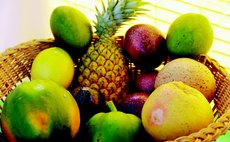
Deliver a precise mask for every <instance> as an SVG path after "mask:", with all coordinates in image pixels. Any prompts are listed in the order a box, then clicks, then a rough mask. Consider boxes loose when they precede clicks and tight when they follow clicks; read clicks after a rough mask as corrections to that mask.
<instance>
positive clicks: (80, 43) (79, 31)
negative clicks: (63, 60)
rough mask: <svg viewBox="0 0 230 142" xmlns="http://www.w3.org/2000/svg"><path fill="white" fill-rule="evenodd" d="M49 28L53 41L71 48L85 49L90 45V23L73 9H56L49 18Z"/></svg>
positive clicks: (78, 11)
mask: <svg viewBox="0 0 230 142" xmlns="http://www.w3.org/2000/svg"><path fill="white" fill-rule="evenodd" d="M50 28H51V31H52V33H53V35H54V37H55V40H57V41H58V42H60V43H62V44H64V45H67V46H69V47H71V48H77V49H81V48H86V47H87V46H88V45H89V44H90V43H91V39H92V26H91V24H90V21H89V19H88V18H87V17H86V16H85V15H84V14H83V13H82V12H81V11H80V10H78V9H76V8H75V7H71V6H59V7H56V8H55V9H54V10H53V12H52V14H51V17H50Z"/></svg>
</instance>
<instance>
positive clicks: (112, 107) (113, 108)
mask: <svg viewBox="0 0 230 142" xmlns="http://www.w3.org/2000/svg"><path fill="white" fill-rule="evenodd" d="M106 103H107V106H108V107H109V110H110V111H111V112H113V111H117V108H116V106H115V105H114V103H113V101H107V102H106Z"/></svg>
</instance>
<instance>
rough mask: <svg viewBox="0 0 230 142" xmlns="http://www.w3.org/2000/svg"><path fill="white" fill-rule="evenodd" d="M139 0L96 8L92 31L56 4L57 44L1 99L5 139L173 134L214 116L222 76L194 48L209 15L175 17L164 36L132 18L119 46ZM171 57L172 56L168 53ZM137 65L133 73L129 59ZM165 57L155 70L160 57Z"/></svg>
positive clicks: (205, 47)
mask: <svg viewBox="0 0 230 142" xmlns="http://www.w3.org/2000/svg"><path fill="white" fill-rule="evenodd" d="M148 4H149V3H147V2H143V1H140V0H128V1H123V0H115V1H114V0H108V3H107V7H106V6H105V5H104V3H103V6H102V8H103V9H102V11H100V10H99V9H97V8H96V11H97V13H96V18H97V22H94V24H95V29H96V31H95V33H93V30H92V26H91V24H90V21H89V20H88V19H87V17H86V16H85V15H84V14H83V13H82V12H81V11H79V10H78V9H76V8H75V7H71V6H59V7H57V8H55V9H54V10H53V12H52V14H51V17H50V27H51V31H52V33H53V35H54V39H55V43H56V44H55V45H57V46H56V47H51V48H48V49H45V50H43V51H41V52H40V53H39V54H38V55H37V56H36V57H35V59H34V60H33V64H32V66H31V72H30V75H31V81H29V82H23V83H21V84H20V85H18V86H17V87H16V88H15V89H14V90H13V91H12V92H10V93H9V95H8V97H7V98H6V100H5V103H4V106H3V109H2V115H1V128H2V131H3V133H4V136H5V138H6V139H7V140H8V141H11V142H15V141H23V142H25V141H84V142H85V141H90V142H91V141H93V142H97V141H100V142H117V141H119V142H132V141H137V142H139V141H145V142H148V141H167V140H174V139H176V138H178V137H180V136H186V135H189V134H191V133H193V132H197V131H199V130H200V129H202V128H204V127H207V126H208V125H209V124H210V123H212V122H213V121H214V114H213V111H212V108H211V105H210V102H211V101H212V100H213V98H214V93H215V90H216V80H215V78H214V75H213V74H212V72H211V71H210V70H209V69H208V68H207V67H206V66H205V65H204V64H202V63H200V62H198V61H196V60H194V57H196V56H199V55H201V54H204V55H205V54H207V52H208V51H209V50H210V48H211V45H212V41H213V31H212V27H211V24H210V23H209V21H208V19H207V18H206V17H205V16H203V15H201V14H196V13H187V14H183V15H182V16H179V17H178V18H177V19H175V21H174V22H173V23H171V26H170V27H169V30H168V33H167V35H166V36H165V35H163V33H162V32H161V31H160V30H159V29H158V28H157V27H154V25H150V24H145V23H143V24H136V25H133V26H131V27H130V28H129V29H128V30H127V31H126V33H125V35H124V39H123V41H122V42H123V43H122V45H121V46H119V45H118V41H117V40H116V36H114V35H115V33H116V32H117V30H118V29H119V27H120V26H122V25H124V24H125V23H126V22H128V21H129V20H133V19H135V17H136V16H138V15H139V14H140V13H143V12H145V11H146V9H144V8H143V7H142V6H144V5H148ZM169 56H170V57H172V60H171V61H169V62H166V60H167V58H168V57H169ZM128 61H131V62H132V63H133V64H132V65H133V66H135V67H136V68H138V69H139V70H141V74H139V75H138V77H137V78H136V79H132V77H131V76H132V74H131V75H130V74H129V70H128V64H127V62H128ZM161 65H164V66H163V67H161V68H160V69H159V66H161Z"/></svg>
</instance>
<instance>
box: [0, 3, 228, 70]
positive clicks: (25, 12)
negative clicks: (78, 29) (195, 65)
mask: <svg viewBox="0 0 230 142" xmlns="http://www.w3.org/2000/svg"><path fill="white" fill-rule="evenodd" d="M22 1H23V2H22ZM104 1H105V3H106V2H107V0H104ZM146 1H149V2H151V3H152V5H150V6H148V7H147V8H148V9H149V10H150V11H148V12H147V15H145V16H143V15H142V16H139V17H138V19H137V20H135V21H132V22H130V23H129V24H128V25H126V26H124V27H122V28H121V29H120V31H119V32H118V33H117V34H118V35H124V33H125V32H126V30H127V29H128V28H129V27H130V26H132V25H134V24H137V23H147V24H152V25H154V26H156V27H157V28H159V29H160V30H161V31H162V32H163V33H164V35H165V36H166V34H167V30H168V28H169V26H170V24H171V23H172V21H173V20H175V19H176V18H177V17H178V16H180V15H181V14H183V13H188V12H195V13H201V14H203V15H205V16H206V17H207V18H208V19H209V21H210V22H211V23H212V27H213V30H214V36H215V37H214V42H213V45H212V48H211V50H210V52H209V53H208V55H209V56H210V57H212V58H214V59H216V60H217V61H218V62H219V63H220V64H221V65H222V66H224V67H225V68H226V70H227V71H228V72H230V40H229V37H230V8H229V7H230V2H229V1H228V0H193V1H191V0H173V1H172V0H146ZM1 2H3V3H1V4H0V19H7V20H2V21H1V23H0V43H1V44H0V49H2V48H4V47H11V46H14V45H16V44H18V43H21V42H25V41H27V40H31V39H34V38H47V37H53V36H52V34H51V31H50V27H49V17H50V14H51V11H52V10H53V9H54V8H55V7H57V6H60V5H71V6H76V8H78V9H79V10H80V11H82V12H83V13H84V14H85V15H86V16H87V17H88V18H89V19H90V20H91V21H95V20H96V19H95V13H96V12H95V6H98V8H99V9H100V8H101V0H48V1H47V0H39V1H35V0H21V1H20V2H19V1H17V0H2V1H1ZM12 6H14V7H12ZM12 17H13V18H12ZM191 24H192V23H191ZM92 25H93V22H92ZM1 51H2V50H0V52H1Z"/></svg>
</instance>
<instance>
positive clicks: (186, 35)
mask: <svg viewBox="0 0 230 142" xmlns="http://www.w3.org/2000/svg"><path fill="white" fill-rule="evenodd" d="M213 36H214V35H213V30H212V25H211V23H210V22H209V20H208V19H207V18H206V17H205V16H204V15H202V14H196V13H187V14H183V15H181V16H179V17H178V18H176V19H175V20H174V21H173V23H172V24H171V25H170V27H169V30H168V33H167V37H166V43H167V48H168V50H169V52H170V53H172V54H175V55H180V56H195V55H200V54H206V53H207V52H208V51H209V50H210V48H211V46H212V42H213Z"/></svg>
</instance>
